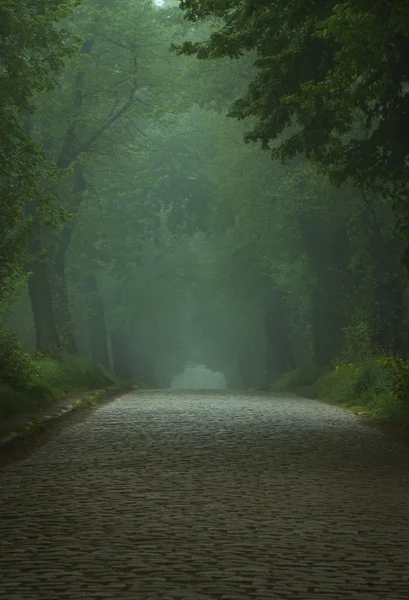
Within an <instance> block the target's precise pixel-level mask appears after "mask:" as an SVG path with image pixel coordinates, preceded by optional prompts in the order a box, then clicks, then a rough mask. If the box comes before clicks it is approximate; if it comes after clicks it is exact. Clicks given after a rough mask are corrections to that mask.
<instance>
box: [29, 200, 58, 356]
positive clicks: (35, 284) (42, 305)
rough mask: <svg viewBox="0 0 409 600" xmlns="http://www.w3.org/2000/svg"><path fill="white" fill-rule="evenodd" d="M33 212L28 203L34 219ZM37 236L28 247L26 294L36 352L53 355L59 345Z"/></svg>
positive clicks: (40, 245)
mask: <svg viewBox="0 0 409 600" xmlns="http://www.w3.org/2000/svg"><path fill="white" fill-rule="evenodd" d="M35 211H36V206H35V204H34V202H33V203H30V204H29V205H28V207H27V212H28V213H29V214H31V215H32V216H33V217H34V216H35ZM39 236H40V233H39V231H37V232H36V233H35V237H33V238H32V239H31V241H30V242H29V245H28V253H29V255H30V256H32V260H30V259H29V260H28V262H27V264H26V271H27V272H31V275H30V277H29V280H28V293H29V296H30V302H31V308H32V311H33V317H34V325H35V330H36V347H37V350H38V351H39V352H43V353H44V354H48V355H55V354H56V353H57V354H58V353H59V352H60V349H61V344H60V339H59V336H58V330H57V326H56V322H55V318H54V310H53V299H52V293H51V286H50V281H49V273H48V268H47V259H46V256H40V253H41V252H42V244H41V240H40V237H39Z"/></svg>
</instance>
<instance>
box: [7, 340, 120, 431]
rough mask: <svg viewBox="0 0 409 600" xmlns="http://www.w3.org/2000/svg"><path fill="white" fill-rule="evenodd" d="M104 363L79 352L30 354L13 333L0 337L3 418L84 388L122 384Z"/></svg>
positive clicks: (84, 389) (40, 405)
mask: <svg viewBox="0 0 409 600" xmlns="http://www.w3.org/2000/svg"><path fill="white" fill-rule="evenodd" d="M119 384H120V381H119V379H117V378H116V377H114V376H113V375H111V374H110V373H109V372H108V371H106V370H105V369H103V368H102V367H100V366H98V365H95V364H92V363H90V362H88V361H87V360H85V359H83V358H80V357H78V356H70V355H63V356H61V357H59V358H58V359H56V358H49V357H46V356H39V355H37V356H34V357H33V356H30V355H29V354H28V353H27V352H25V351H24V350H23V349H22V348H21V346H20V345H19V344H18V342H16V341H15V340H14V339H13V338H12V336H8V338H7V339H6V338H5V336H3V337H0V420H2V419H7V418H8V417H11V416H13V415H14V414H18V413H23V412H27V411H30V410H33V409H36V408H38V407H44V406H47V405H49V404H51V403H52V402H54V401H55V400H58V399H59V398H64V397H66V396H70V395H71V394H75V393H77V392H81V391H87V390H93V389H96V388H105V387H109V386H112V385H119Z"/></svg>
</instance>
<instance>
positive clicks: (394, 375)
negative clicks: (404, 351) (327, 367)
mask: <svg viewBox="0 0 409 600" xmlns="http://www.w3.org/2000/svg"><path fill="white" fill-rule="evenodd" d="M408 381H409V366H408V364H407V363H405V361H403V360H401V359H397V358H392V357H378V358H375V357H374V358H370V359H368V360H367V361H365V362H363V363H362V364H358V365H354V364H351V363H349V364H346V363H341V364H338V365H337V366H336V367H335V369H334V370H333V371H332V372H331V373H329V374H327V375H326V376H324V377H322V378H321V379H320V380H319V381H318V382H317V386H316V387H317V391H318V397H319V398H322V399H325V400H330V401H332V402H334V403H336V404H340V405H343V406H347V407H357V408H358V407H364V408H365V409H366V410H368V412H370V413H371V414H372V415H373V416H375V417H378V418H384V419H388V420H402V419H404V420H406V422H408V421H409V403H408V401H407V395H406V393H405V390H406V389H407V387H406V386H407V385H408Z"/></svg>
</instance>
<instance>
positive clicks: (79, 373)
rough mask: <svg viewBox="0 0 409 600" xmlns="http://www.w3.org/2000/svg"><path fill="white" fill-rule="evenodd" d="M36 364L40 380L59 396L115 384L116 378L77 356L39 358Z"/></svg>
mask: <svg viewBox="0 0 409 600" xmlns="http://www.w3.org/2000/svg"><path fill="white" fill-rule="evenodd" d="M36 364H37V366H38V369H39V374H40V380H41V381H42V382H43V383H45V384H46V385H48V386H50V387H51V388H53V389H54V390H56V392H57V393H58V395H60V396H63V395H66V394H71V393H75V392H77V391H80V390H83V389H89V388H96V387H106V386H109V385H113V384H114V383H117V380H116V378H115V377H113V376H112V375H111V374H110V373H108V372H107V371H105V370H104V369H103V368H102V367H100V366H98V365H94V364H92V363H89V362H88V361H86V360H85V359H83V358H80V357H79V356H70V355H64V356H62V357H61V358H59V359H58V360H56V359H53V358H47V357H41V358H38V359H37V360H36Z"/></svg>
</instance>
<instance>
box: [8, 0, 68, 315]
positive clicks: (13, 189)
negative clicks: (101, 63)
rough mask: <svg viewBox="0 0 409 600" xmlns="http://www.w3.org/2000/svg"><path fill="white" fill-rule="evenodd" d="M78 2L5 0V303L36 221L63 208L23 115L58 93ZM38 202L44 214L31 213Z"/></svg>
mask: <svg viewBox="0 0 409 600" xmlns="http://www.w3.org/2000/svg"><path fill="white" fill-rule="evenodd" d="M77 5H78V1H77V0H64V1H62V2H58V5H56V3H55V2H52V1H50V0H33V1H32V2H30V3H29V5H28V4H27V2H25V1H23V0H13V1H8V0H2V1H1V2H0V23H1V24H0V35H1V45H0V304H1V305H2V310H4V309H5V308H6V307H7V304H8V302H9V301H10V294H11V296H12V294H13V291H17V290H19V287H18V285H17V288H16V284H18V279H19V277H21V276H23V275H24V270H23V264H24V260H25V254H26V252H25V251H26V245H27V242H28V236H29V232H30V229H31V227H32V224H33V220H36V221H41V222H44V220H46V222H48V223H49V224H50V225H52V224H53V223H54V222H55V219H56V218H57V217H58V216H59V210H58V207H57V206H56V205H55V202H54V199H53V197H52V196H50V195H49V194H45V193H44V190H43V187H42V181H44V180H49V179H50V178H53V177H55V175H56V173H55V169H54V168H53V166H52V164H50V163H49V162H48V161H47V157H46V154H45V153H44V152H42V149H41V146H40V145H39V144H38V143H36V142H35V141H34V140H33V139H32V138H31V136H30V131H27V128H26V127H25V126H24V119H23V117H24V116H26V117H27V115H29V114H31V113H32V112H33V103H32V99H33V97H34V96H35V95H36V94H38V93H39V92H42V91H45V90H51V89H53V87H54V85H55V81H54V74H55V73H56V72H58V71H61V69H62V68H63V66H64V64H65V62H66V60H67V59H68V57H69V56H71V55H72V54H73V53H74V52H75V51H76V49H77V40H76V39H75V38H74V37H73V36H72V35H71V34H70V32H69V31H68V30H67V29H66V28H64V27H61V25H60V24H61V22H62V21H63V20H64V19H65V18H66V17H67V16H68V15H69V14H70V13H71V12H72V10H73V9H74V7H75V6H77ZM34 200H36V202H37V208H38V210H36V211H34V215H33V214H32V212H33V211H31V210H29V211H28V214H27V213H26V212H25V209H26V207H27V205H28V204H29V203H32V202H33V201H34Z"/></svg>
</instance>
